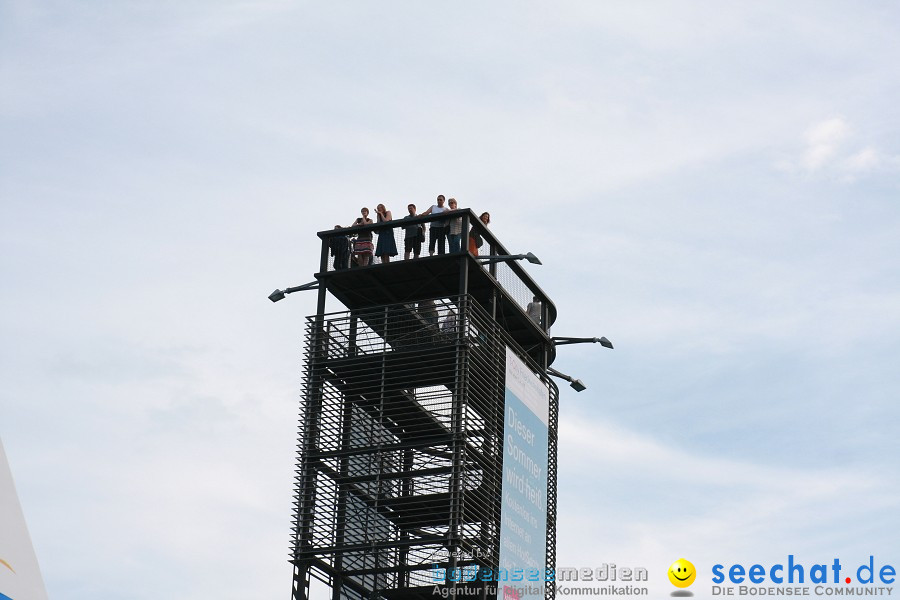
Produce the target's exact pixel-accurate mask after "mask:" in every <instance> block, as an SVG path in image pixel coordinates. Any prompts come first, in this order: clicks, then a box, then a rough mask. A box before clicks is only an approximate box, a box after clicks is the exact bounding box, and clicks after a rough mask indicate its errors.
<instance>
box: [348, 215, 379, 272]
mask: <svg viewBox="0 0 900 600" xmlns="http://www.w3.org/2000/svg"><path fill="white" fill-rule="evenodd" d="M359 212H360V214H361V215H362V217H359V218H357V219H356V220H355V221H353V224H352V225H350V227H361V226H363V225H371V224H372V219H370V218H369V209H368V208H366V207H365V206H363V207H362V209H360V211H359ZM374 250H375V245H374V244H373V243H372V231H371V230H369V231H362V232H360V233H358V234H357V235H356V239H355V240H354V241H353V254H355V255H356V259H357V263H358V264H359V266H361V267H365V266H366V265H368V264H369V263H370V262H371V261H372V252H373V251H374Z"/></svg>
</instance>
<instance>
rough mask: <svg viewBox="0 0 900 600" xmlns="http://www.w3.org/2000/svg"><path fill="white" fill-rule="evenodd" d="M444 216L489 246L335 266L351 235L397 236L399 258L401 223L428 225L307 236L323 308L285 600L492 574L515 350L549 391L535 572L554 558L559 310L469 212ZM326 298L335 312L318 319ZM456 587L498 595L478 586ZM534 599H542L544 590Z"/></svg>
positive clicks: (397, 599)
mask: <svg viewBox="0 0 900 600" xmlns="http://www.w3.org/2000/svg"><path fill="white" fill-rule="evenodd" d="M454 215H459V217H458V218H460V219H461V223H462V231H464V232H468V234H467V235H475V236H476V237H480V238H481V239H483V240H484V244H483V245H482V247H481V251H480V254H481V256H479V257H476V256H473V255H472V254H471V253H469V252H465V251H463V252H458V253H453V254H443V255H436V256H423V257H422V258H418V259H413V260H405V261H404V260H395V261H393V262H390V263H387V264H371V265H368V266H363V267H358V268H353V267H352V266H351V267H350V268H344V267H346V266H348V265H347V264H341V261H342V260H344V256H343V250H342V248H343V247H344V246H343V245H344V244H346V237H345V236H346V234H347V233H349V232H353V233H359V232H362V233H365V232H366V231H369V230H374V232H375V233H376V234H377V235H381V236H384V235H391V236H396V240H397V245H398V247H399V248H401V252H402V246H403V235H404V228H405V227H406V228H408V227H412V226H415V225H416V224H419V223H422V224H424V225H426V226H427V225H428V224H429V223H430V222H434V221H435V220H436V217H421V218H415V219H409V220H398V221H392V222H391V223H390V225H393V226H394V228H386V227H385V225H381V226H378V225H375V226H367V227H359V228H353V229H343V230H342V229H338V230H333V231H326V232H320V233H319V234H318V235H319V237H320V238H321V239H322V255H321V261H320V268H319V272H318V273H317V274H316V279H317V280H318V282H319V288H318V307H317V311H316V314H315V315H313V316H310V317H308V320H307V321H308V322H307V333H306V340H305V342H306V348H305V349H306V354H305V364H304V368H305V372H304V388H303V399H302V406H301V416H300V432H299V444H298V467H297V474H296V485H295V519H294V530H293V539H292V546H291V562H292V563H293V565H294V585H293V599H294V600H307V599H308V598H309V593H310V592H309V590H310V581H311V578H316V579H319V580H320V581H323V582H324V583H326V584H327V585H328V586H330V588H331V590H332V591H331V594H332V596H331V597H332V599H333V600H339V599H350V600H365V599H384V600H401V599H414V598H432V597H433V596H432V591H433V587H434V578H433V573H434V569H435V568H436V567H438V568H441V569H450V570H453V571H450V572H463V571H465V572H466V573H469V574H475V573H483V572H487V570H494V571H496V570H497V569H498V568H499V564H498V560H499V556H500V548H501V541H500V534H501V523H502V516H503V515H501V509H502V506H503V503H502V501H501V498H502V493H503V454H504V403H505V388H504V385H505V382H504V378H505V376H506V370H505V369H506V368H507V367H506V364H507V363H506V360H507V354H508V353H510V352H511V353H513V354H514V355H515V356H516V357H518V359H519V360H521V361H522V363H524V365H526V367H527V369H528V370H529V371H530V372H531V374H533V376H534V377H535V378H536V380H537V381H539V382H542V383H543V385H545V386H546V388H547V390H548V394H547V395H548V400H549V406H548V415H549V420H548V426H547V431H548V435H547V437H548V443H547V457H546V477H547V482H546V532H545V534H546V536H545V537H546V564H545V565H544V566H546V567H547V568H553V566H554V565H555V536H556V451H557V424H558V394H559V392H558V389H557V387H556V386H555V385H554V384H553V382H552V381H550V380H549V378H548V377H547V375H546V369H547V367H549V365H550V363H551V362H552V361H553V358H554V354H555V352H554V347H553V343H552V341H551V339H550V337H549V333H548V331H549V327H550V325H552V323H553V321H554V320H555V317H556V309H555V307H554V305H553V303H552V302H551V301H550V299H549V298H548V297H547V296H546V294H544V293H543V291H542V290H541V289H540V288H539V287H538V286H537V284H536V283H534V281H533V280H532V279H531V278H530V277H529V276H528V274H527V273H526V272H525V270H524V269H522V267H521V266H520V265H518V264H517V263H515V262H514V261H510V260H505V259H504V258H503V257H508V253H507V251H506V249H505V248H504V247H503V246H502V245H501V244H500V243H499V242H498V241H497V239H496V238H495V237H494V236H493V235H492V234H491V233H490V232H489V231H488V230H487V229H486V228H484V227H483V226H481V223H480V222H479V221H477V220H476V219H475V215H474V214H473V213H471V212H470V211H460V212H458V213H454ZM445 218H446V217H445ZM335 248H337V251H335ZM332 257H333V260H332ZM328 294H331V295H332V296H333V297H334V298H336V299H337V300H338V301H340V302H341V303H342V304H343V306H344V307H345V309H346V310H343V311H339V312H331V313H326V312H325V303H326V299H327V295H328ZM535 299H536V300H537V302H535ZM538 302H539V304H538ZM529 303H532V306H531V307H530V308H531V310H530V311H529V310H527V309H528V308H529V307H528V304H529ZM535 307H537V308H535ZM529 313H530V314H529ZM453 585H456V586H457V587H459V588H467V589H468V590H469V591H473V590H477V596H474V597H480V598H495V597H499V596H498V595H497V594H496V591H495V589H493V588H492V587H491V586H490V585H487V584H485V583H483V582H478V581H473V582H460V583H456V584H453ZM545 595H546V597H547V598H552V597H553V586H552V585H550V586H547V588H546V592H545Z"/></svg>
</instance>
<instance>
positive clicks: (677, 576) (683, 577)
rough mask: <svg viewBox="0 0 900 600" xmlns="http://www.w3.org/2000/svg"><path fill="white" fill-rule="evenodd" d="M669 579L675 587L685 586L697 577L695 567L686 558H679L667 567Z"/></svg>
mask: <svg viewBox="0 0 900 600" xmlns="http://www.w3.org/2000/svg"><path fill="white" fill-rule="evenodd" d="M668 575H669V581H671V582H672V585H674V586H675V587H680V588H686V587H688V586H689V585H691V584H692V583H694V580H695V579H697V569H695V568H694V564H693V563H692V562H691V561H689V560H688V559H686V558H679V559H678V560H676V561H675V562H673V563H672V566H670V567H669V572H668Z"/></svg>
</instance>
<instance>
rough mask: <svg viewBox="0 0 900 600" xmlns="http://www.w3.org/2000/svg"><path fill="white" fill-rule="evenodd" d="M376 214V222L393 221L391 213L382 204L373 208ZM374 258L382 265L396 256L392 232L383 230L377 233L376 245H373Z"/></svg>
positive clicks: (395, 244) (395, 245) (391, 230)
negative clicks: (378, 259)
mask: <svg viewBox="0 0 900 600" xmlns="http://www.w3.org/2000/svg"><path fill="white" fill-rule="evenodd" d="M375 212H377V213H378V222H379V223H387V222H389V221H391V220H393V218H392V216H391V211H389V210H388V209H387V208H385V206H384V204H379V205H378V206H376V207H375ZM375 256H377V257H379V258H380V259H381V262H382V263H386V262H391V257H392V256H397V242H396V241H394V230H393V229H383V230H381V231H379V232H378V244H376V245H375Z"/></svg>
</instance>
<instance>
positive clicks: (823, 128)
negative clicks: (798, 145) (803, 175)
mask: <svg viewBox="0 0 900 600" xmlns="http://www.w3.org/2000/svg"><path fill="white" fill-rule="evenodd" d="M849 133H850V126H849V125H848V124H847V121H845V120H844V119H843V118H841V117H835V118H832V119H827V120H825V121H822V122H821V123H817V124H816V125H814V126H812V127H811V128H810V129H809V131H807V133H806V144H807V145H806V150H805V151H804V153H803V158H802V160H801V164H802V166H803V168H804V169H806V170H807V171H817V170H819V169H821V168H822V167H824V166H825V165H826V164H828V163H829V162H830V161H831V160H832V159H833V158H834V157H835V155H836V154H837V153H838V150H840V147H841V145H842V144H843V143H844V141H845V140H846V139H847V136H848V134H849Z"/></svg>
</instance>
